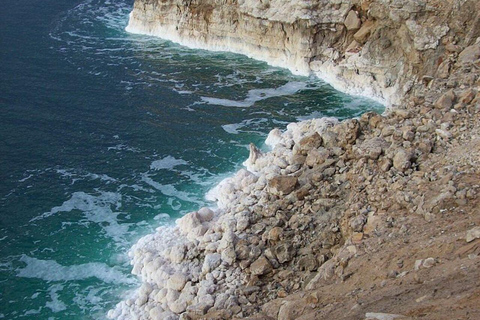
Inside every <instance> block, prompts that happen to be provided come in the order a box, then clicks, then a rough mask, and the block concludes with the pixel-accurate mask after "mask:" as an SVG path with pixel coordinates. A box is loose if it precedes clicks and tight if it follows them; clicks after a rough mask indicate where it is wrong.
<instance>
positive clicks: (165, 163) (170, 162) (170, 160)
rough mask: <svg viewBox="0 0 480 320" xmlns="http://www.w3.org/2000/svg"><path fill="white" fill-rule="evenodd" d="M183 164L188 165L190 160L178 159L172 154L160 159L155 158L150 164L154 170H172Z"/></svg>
mask: <svg viewBox="0 0 480 320" xmlns="http://www.w3.org/2000/svg"><path fill="white" fill-rule="evenodd" d="M181 165H188V162H187V161H185V160H183V159H176V158H175V157H172V156H167V157H165V158H162V159H160V160H155V161H153V162H152V164H150V169H152V170H161V169H166V170H170V169H173V168H175V167H177V166H181Z"/></svg>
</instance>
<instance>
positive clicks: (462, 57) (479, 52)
mask: <svg viewBox="0 0 480 320" xmlns="http://www.w3.org/2000/svg"><path fill="white" fill-rule="evenodd" d="M478 59H480V45H479V44H474V45H473V46H470V47H466V48H465V49H464V50H463V51H462V52H461V53H460V54H459V55H458V62H460V63H472V62H475V61H477V60H478Z"/></svg>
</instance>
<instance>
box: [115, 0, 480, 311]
mask: <svg viewBox="0 0 480 320" xmlns="http://www.w3.org/2000/svg"><path fill="white" fill-rule="evenodd" d="M479 10H480V2H479V1H477V0H459V1H438V0H429V1H413V0H412V1H410V0H390V1H388V0H372V1H353V0H352V1H341V0H338V1H337V0H331V1H313V0H312V1H295V2H294V1H290V2H287V3H283V2H282V1H270V2H268V1H208V0H205V1H193V0H192V1H171V0H161V1H160V0H156V1H151V0H137V1H136V3H135V9H134V11H133V12H132V15H131V21H130V25H129V30H131V31H137V32H142V33H150V34H155V35H159V36H162V37H164V38H170V39H172V40H176V41H179V42H182V43H184V44H189V45H191V46H196V47H203V48H210V49H225V50H227V49H228V50H230V51H237V52H243V53H248V54H250V55H252V56H255V57H257V58H261V59H264V60H268V61H269V62H274V63H275V64H279V65H285V66H289V67H290V68H291V69H294V70H296V71H302V72H315V73H318V74H319V75H320V76H322V77H326V78H327V79H328V80H330V81H331V82H333V83H336V84H337V85H338V86H339V87H341V88H348V90H349V91H356V92H359V93H362V94H370V95H373V96H376V97H377V98H379V99H383V100H385V101H389V102H395V103H398V104H399V105H396V106H395V108H392V109H391V110H390V112H388V113H386V114H384V115H378V114H374V113H367V114H364V115H362V116H361V117H360V119H350V120H346V121H343V122H340V123H339V122H338V121H337V120H336V119H330V118H323V119H313V120H308V121H304V122H300V123H293V124H290V125H288V126H287V129H286V130H285V131H284V132H282V131H280V130H279V129H274V130H272V131H271V132H270V134H269V136H268V138H267V140H266V143H267V144H269V145H270V146H271V147H272V151H271V152H268V153H265V154H264V153H261V152H260V151H259V150H258V149H257V148H256V147H255V146H253V145H252V146H251V149H250V157H249V159H248V160H247V161H246V163H245V164H246V167H247V170H245V169H242V170H240V171H239V172H238V173H237V174H235V175H234V176H233V177H231V178H228V179H226V180H224V181H222V182H221V183H220V184H219V186H218V187H217V188H216V189H214V190H213V191H212V193H211V194H210V196H211V198H212V199H214V200H215V201H217V204H218V209H217V210H216V211H215V212H213V211H212V210H210V209H208V208H202V209H200V210H198V211H195V212H191V213H189V214H187V215H185V216H184V217H182V218H181V219H179V220H178V221H177V225H176V227H174V228H165V227H161V228H159V229H157V232H156V233H154V234H151V235H148V236H146V237H144V238H142V239H140V241H139V242H138V243H137V244H136V245H134V247H133V248H132V250H131V251H130V255H131V257H132V264H133V271H132V273H134V274H136V275H138V276H139V277H140V278H141V280H142V285H141V287H140V289H139V290H138V291H137V292H135V294H134V295H133V296H132V298H130V299H127V300H125V301H123V302H121V303H119V304H118V305H117V307H116V308H115V309H114V310H111V311H110V312H109V317H110V318H112V319H238V318H246V317H250V319H282V320H293V319H365V318H367V319H393V318H405V319H417V318H422V319H435V320H439V319H445V320H447V319H453V318H455V319H479V318H480V310H479V309H478V306H479V305H480V292H479V291H478V279H480V264H479V259H480V258H479V255H480V232H479V227H478V226H479V225H480V210H479V209H478V208H480V206H479V205H480V200H479V198H478V193H479V192H480V38H477V37H478V36H479V35H480V34H479V33H480V28H479V26H480V19H479V16H478V13H479V12H480V11H479ZM475 226H476V227H475ZM379 312H389V313H390V312H391V313H395V314H384V313H379ZM398 313H402V314H403V316H402V315H398ZM407 316H408V317H407Z"/></svg>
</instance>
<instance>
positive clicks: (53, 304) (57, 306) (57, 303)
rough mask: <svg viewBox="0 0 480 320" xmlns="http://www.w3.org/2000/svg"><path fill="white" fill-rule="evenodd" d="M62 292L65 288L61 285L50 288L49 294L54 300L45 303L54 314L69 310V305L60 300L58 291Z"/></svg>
mask: <svg viewBox="0 0 480 320" xmlns="http://www.w3.org/2000/svg"><path fill="white" fill-rule="evenodd" d="M62 290H63V286H62V285H61V284H54V285H53V286H51V287H50V288H48V294H49V295H50V299H52V300H51V301H47V303H45V306H46V307H47V308H49V309H50V310H52V312H54V313H56V312H60V311H63V310H66V309H67V305H66V304H65V303H64V302H63V301H61V300H60V298H59V295H58V291H62Z"/></svg>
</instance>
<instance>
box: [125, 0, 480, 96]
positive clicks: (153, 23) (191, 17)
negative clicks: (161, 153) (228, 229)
mask: <svg viewBox="0 0 480 320" xmlns="http://www.w3.org/2000/svg"><path fill="white" fill-rule="evenodd" d="M127 30H128V31H130V32H136V33H143V34H151V35H155V36H159V37H162V38H165V39H169V40H172V41H175V42H179V43H181V44H185V45H187V46H191V47H196V48H204V49H210V50H224V51H232V52H237V53H242V54H246V55H248V56H250V57H253V58H255V59H260V60H265V61H267V62H269V63H271V64H273V65H278V66H282V67H286V68H289V69H290V70H292V71H293V72H296V73H303V74H305V73H314V74H317V75H318V76H319V77H320V78H323V79H325V80H326V81H327V82H329V83H331V84H332V85H334V86H335V87H337V88H338V89H340V90H341V91H346V92H349V93H353V94H360V95H366V96H370V97H373V98H376V99H378V100H380V101H382V102H384V103H386V104H388V105H391V104H394V105H398V104H399V103H400V102H401V101H402V100H403V98H404V97H405V95H406V94H408V93H411V91H412V90H414V85H415V84H417V83H421V82H422V81H428V79H430V78H431V77H435V76H436V75H437V73H442V72H443V73H445V70H446V69H448V68H449V67H450V64H451V61H448V60H444V56H445V54H446V53H448V52H453V53H459V51H461V48H464V47H466V46H467V45H469V44H472V43H473V42H474V41H475V39H476V38H477V37H479V36H480V31H479V30H480V22H479V18H478V3H477V2H476V1H474V0H468V1H464V0H455V1H453V0H451V1H440V0H420V1H418V0H416V1H413V0H402V1H400V0H376V1H372V0H313V1H312V0H308V1H307V0H294V1H283V0H263V1H253V0H239V1H237V0H222V1H220V0H191V1H185V0H166V1H164V0H137V1H135V5H134V9H133V11H132V13H131V16H130V22H129V25H128V27H127ZM471 54H474V53H471ZM464 55H465V56H467V55H470V53H469V54H467V53H464Z"/></svg>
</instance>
